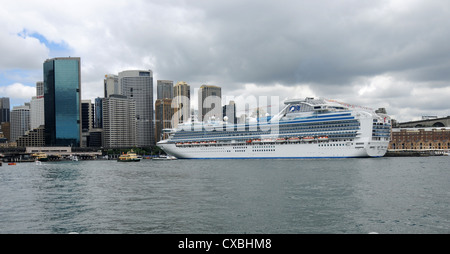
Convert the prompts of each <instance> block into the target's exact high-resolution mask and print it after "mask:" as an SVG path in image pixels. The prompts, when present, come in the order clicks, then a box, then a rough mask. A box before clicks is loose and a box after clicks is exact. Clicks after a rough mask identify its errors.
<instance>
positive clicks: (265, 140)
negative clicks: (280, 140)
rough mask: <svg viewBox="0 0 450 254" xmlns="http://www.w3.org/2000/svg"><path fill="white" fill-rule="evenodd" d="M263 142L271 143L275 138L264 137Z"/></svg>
mask: <svg viewBox="0 0 450 254" xmlns="http://www.w3.org/2000/svg"><path fill="white" fill-rule="evenodd" d="M262 142H264V143H271V142H273V139H270V138H266V139H263V140H262Z"/></svg>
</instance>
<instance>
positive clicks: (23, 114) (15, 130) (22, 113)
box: [10, 105, 30, 142]
mask: <svg viewBox="0 0 450 254" xmlns="http://www.w3.org/2000/svg"><path fill="white" fill-rule="evenodd" d="M29 129H30V107H29V106H26V105H25V106H17V107H14V108H13V110H12V111H11V139H10V141H12V142H16V141H17V139H18V138H19V137H20V136H22V135H24V134H25V132H27V131H28V130H29Z"/></svg>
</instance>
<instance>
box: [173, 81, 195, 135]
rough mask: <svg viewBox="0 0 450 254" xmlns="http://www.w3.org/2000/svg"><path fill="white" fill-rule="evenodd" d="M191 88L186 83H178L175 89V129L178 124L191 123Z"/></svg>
mask: <svg viewBox="0 0 450 254" xmlns="http://www.w3.org/2000/svg"><path fill="white" fill-rule="evenodd" d="M190 101H191V87H190V86H189V85H188V84H187V83H186V82H184V81H180V82H178V83H177V84H176V85H175V86H174V87H173V104H174V105H176V108H174V116H173V119H174V121H173V123H172V126H173V128H176V127H177V126H178V124H180V123H185V122H187V121H189V119H190V116H191V102H190Z"/></svg>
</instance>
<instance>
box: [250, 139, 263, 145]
mask: <svg viewBox="0 0 450 254" xmlns="http://www.w3.org/2000/svg"><path fill="white" fill-rule="evenodd" d="M252 142H253V143H257V144H259V143H261V139H254V140H253V141H252Z"/></svg>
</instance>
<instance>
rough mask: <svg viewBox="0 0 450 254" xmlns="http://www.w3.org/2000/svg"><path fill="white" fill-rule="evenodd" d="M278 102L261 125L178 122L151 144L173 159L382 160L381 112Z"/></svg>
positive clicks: (385, 128)
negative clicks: (165, 136)
mask: <svg viewBox="0 0 450 254" xmlns="http://www.w3.org/2000/svg"><path fill="white" fill-rule="evenodd" d="M284 104H285V106H284V108H283V109H282V110H281V111H280V112H279V113H278V114H277V115H275V116H274V117H272V118H271V119H269V120H267V121H264V122H263V121H259V122H258V121H256V122H253V123H247V124H229V123H226V122H218V121H208V122H203V123H200V122H189V123H184V124H180V125H179V126H178V128H177V129H172V130H170V131H169V138H168V139H166V140H162V141H160V142H158V143H157V145H158V146H159V147H160V148H161V149H162V150H164V152H165V153H166V154H168V155H171V156H174V157H176V158H179V159H284V158H348V157H382V156H384V155H385V153H386V151H387V148H388V144H389V141H390V132H391V120H390V117H389V116H388V115H386V114H382V113H376V112H375V111H374V110H372V109H369V108H365V107H359V106H351V105H348V104H345V103H340V102H337V101H333V100H328V99H323V98H306V99H291V100H287V101H285V102H284ZM193 143H196V144H195V145H194V144H193ZM197 143H199V144H197Z"/></svg>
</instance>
